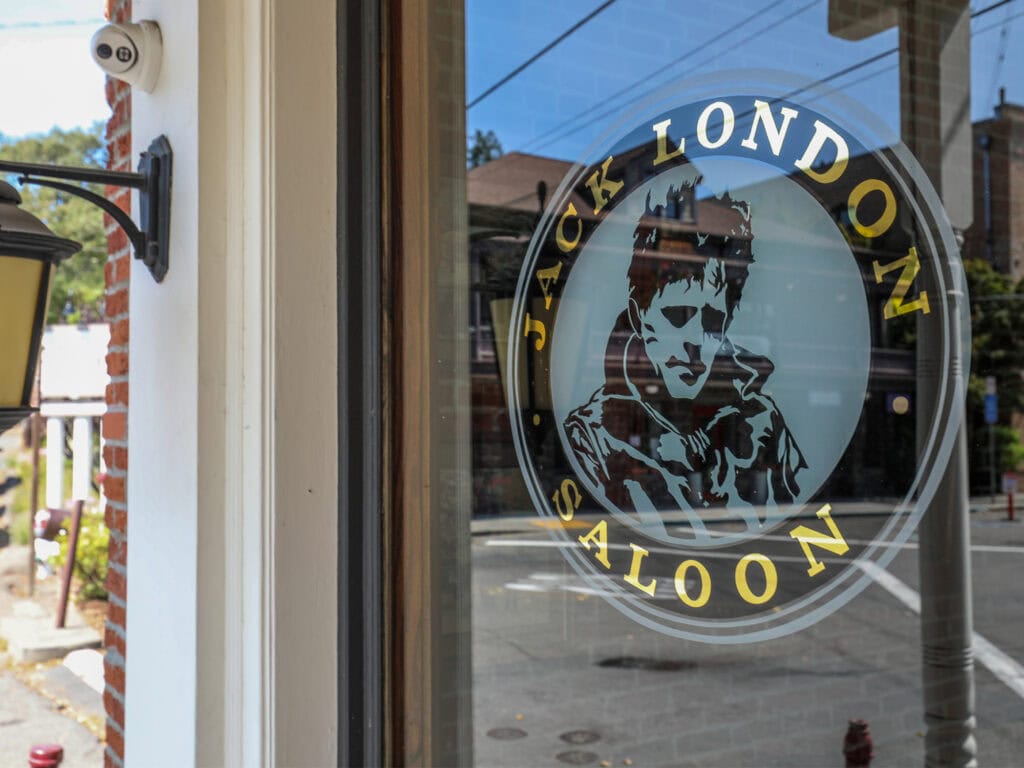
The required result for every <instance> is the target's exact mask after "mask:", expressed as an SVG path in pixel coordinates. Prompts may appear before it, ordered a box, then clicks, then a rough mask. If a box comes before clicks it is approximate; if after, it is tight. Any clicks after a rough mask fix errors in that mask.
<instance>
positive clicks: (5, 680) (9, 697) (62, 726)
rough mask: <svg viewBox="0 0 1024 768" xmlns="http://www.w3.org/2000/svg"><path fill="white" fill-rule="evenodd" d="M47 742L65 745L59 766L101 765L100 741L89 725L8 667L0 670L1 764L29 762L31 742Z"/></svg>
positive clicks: (82, 767) (13, 766)
mask: <svg viewBox="0 0 1024 768" xmlns="http://www.w3.org/2000/svg"><path fill="white" fill-rule="evenodd" d="M46 742H53V743H57V744H60V745H61V746H62V747H64V762H63V763H62V764H61V768H97V767H98V766H102V765H103V749H104V747H103V743H102V742H101V741H100V740H99V739H97V738H96V736H95V735H94V734H93V733H92V732H91V731H90V730H89V729H88V728H86V727H85V726H84V725H81V724H80V723H78V722H76V721H75V720H74V719H72V717H71V716H70V715H69V713H68V712H67V710H65V709H63V708H62V707H61V706H60V705H59V704H58V703H56V702H54V701H51V700H50V699H48V698H46V697H45V696H43V695H42V694H40V693H38V692H36V691H34V690H33V689H31V688H29V687H28V686H26V685H24V684H23V683H22V682H21V681H20V680H18V679H17V678H16V677H15V675H14V673H13V672H11V671H10V670H9V669H4V670H2V671H0V765H3V766H10V767H11V768H20V766H25V765H28V754H29V750H31V749H32V745H33V744H39V743H46Z"/></svg>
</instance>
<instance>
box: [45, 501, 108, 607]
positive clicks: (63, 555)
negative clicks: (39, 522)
mask: <svg viewBox="0 0 1024 768" xmlns="http://www.w3.org/2000/svg"><path fill="white" fill-rule="evenodd" d="M68 524H69V525H70V520H69V521H68ZM109 541H110V531H108V530H107V526H106V523H105V522H104V519H103V513H102V512H83V513H82V525H81V529H80V530H79V531H78V549H77V552H76V553H75V576H77V577H78V581H79V587H78V592H77V595H76V599H77V601H78V602H82V601H84V600H106V599H107V590H106V589H105V588H104V583H105V582H106V580H107V545H108V543H109ZM57 543H58V544H60V554H59V555H58V556H57V557H55V558H53V559H52V561H51V562H52V563H53V564H54V565H55V566H57V567H59V568H63V567H64V562H65V561H66V560H67V556H68V532H67V530H62V531H61V532H60V534H59V535H58V536H57Z"/></svg>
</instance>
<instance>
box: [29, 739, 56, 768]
mask: <svg viewBox="0 0 1024 768" xmlns="http://www.w3.org/2000/svg"><path fill="white" fill-rule="evenodd" d="M63 761H64V747H62V746H61V745H60V744H36V745H35V746H34V747H32V751H31V752H29V753H28V766H29V768H58V766H60V764H61V763H62V762H63Z"/></svg>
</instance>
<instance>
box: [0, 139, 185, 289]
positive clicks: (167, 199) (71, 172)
mask: <svg viewBox="0 0 1024 768" xmlns="http://www.w3.org/2000/svg"><path fill="white" fill-rule="evenodd" d="M171 161H172V153H171V144H170V142H169V141H168V140H167V137H166V136H159V137H157V138H156V139H154V140H153V141H152V142H151V143H150V145H149V149H147V150H146V151H145V152H143V153H142V155H141V156H140V158H139V170H138V172H137V173H131V172H125V171H107V170H103V169H100V168H61V167H60V166H54V165H44V164H41V163H14V162H8V161H6V160H0V171H7V172H10V173H18V174H20V177H19V179H18V181H19V182H21V183H22V184H36V185H38V186H40V187H51V188H52V189H58V190H60V191H62V192H67V193H68V194H70V195H75V196H76V197H80V198H82V199H84V200H87V201H89V202H90V203H92V204H93V205H95V206H97V207H99V208H102V209H103V210H104V211H105V212H106V213H108V214H110V218H112V219H113V220H114V221H115V222H117V224H118V226H120V227H121V229H123V230H124V232H125V234H126V235H128V240H129V241H130V242H131V244H132V249H133V250H134V251H135V258H137V259H141V260H142V263H143V264H145V265H146V266H147V267H149V271H150V272H151V273H152V275H153V278H154V279H155V280H156V281H157V282H158V283H160V282H163V279H164V276H165V275H166V274H167V267H168V263H169V260H168V248H167V246H168V238H169V235H170V228H171V164H172V163H171ZM54 179H63V180H64V181H85V182H90V183H93V184H106V185H108V186H113V187H129V188H131V189H137V190H138V191H139V226H136V225H135V222H134V221H132V219H131V217H130V216H129V215H128V214H127V213H125V212H124V211H123V210H122V209H121V208H120V207H119V206H117V205H116V204H114V203H112V202H111V201H110V200H108V199H107V198H105V197H103V196H102V195H97V194H96V193H95V192H93V191H91V190H88V189H85V188H83V187H79V186H76V185H74V184H66V183H64V181H54Z"/></svg>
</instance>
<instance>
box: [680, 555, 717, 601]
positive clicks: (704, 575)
mask: <svg viewBox="0 0 1024 768" xmlns="http://www.w3.org/2000/svg"><path fill="white" fill-rule="evenodd" d="M691 568H696V569H697V573H699V574H700V594H698V595H697V597H690V593H689V592H687V591H686V572H687V571H689V570H690V569H691ZM676 594H677V595H679V599H680V600H682V601H683V602H684V603H686V605H688V606H690V607H691V608H703V607H704V606H705V605H707V602H708V598H710V597H711V576H710V574H708V569H707V568H705V567H704V566H703V565H702V564H701V563H698V562H697V561H696V560H684V561H683V562H681V563H680V564H679V567H678V568H676Z"/></svg>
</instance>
